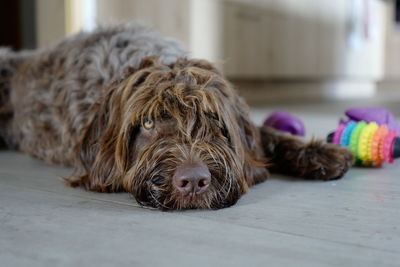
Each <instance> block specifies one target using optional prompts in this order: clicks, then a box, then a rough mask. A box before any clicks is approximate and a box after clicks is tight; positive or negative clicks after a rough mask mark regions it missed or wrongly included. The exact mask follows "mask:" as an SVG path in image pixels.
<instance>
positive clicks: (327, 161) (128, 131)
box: [0, 25, 352, 209]
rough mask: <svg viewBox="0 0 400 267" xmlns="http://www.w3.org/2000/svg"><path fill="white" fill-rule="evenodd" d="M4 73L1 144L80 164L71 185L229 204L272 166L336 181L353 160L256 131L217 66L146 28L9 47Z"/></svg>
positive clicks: (177, 202)
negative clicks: (24, 48)
mask: <svg viewBox="0 0 400 267" xmlns="http://www.w3.org/2000/svg"><path fill="white" fill-rule="evenodd" d="M0 71H1V76H0V143H1V142H3V143H4V144H5V145H6V146H7V147H8V148H12V149H18V150H20V151H23V152H25V153H28V154H30V155H33V156H35V157H37V158H40V159H43V160H45V161H47V162H52V163H60V164H65V165H70V166H73V167H75V174H74V176H73V177H72V178H71V179H69V183H70V184H71V185H72V186H83V187H85V188H86V189H88V190H94V191H99V192H117V191H127V192H130V193H133V194H134V195H135V197H136V199H137V200H138V201H139V202H140V203H143V204H145V205H151V206H154V207H158V208H161V209H181V208H222V207H226V206H230V205H232V204H234V203H235V202H236V201H237V200H238V199H239V197H240V195H242V194H243V193H245V192H246V191H247V189H248V187H249V186H251V185H253V184H255V183H258V182H261V181H263V180H265V179H266V178H267V177H268V171H267V168H266V166H267V165H268V167H269V168H270V169H272V170H277V171H281V172H285V173H289V174H293V175H298V176H303V177H308V178H313V179H316V178H319V179H325V180H328V179H334V178H339V177H341V176H342V175H343V174H344V173H345V172H346V170H347V169H348V168H349V166H350V165H351V163H352V157H351V155H350V153H349V152H348V151H347V150H344V149H341V148H337V147H334V146H330V145H324V144H322V143H321V142H311V143H309V144H304V143H302V142H301V141H300V140H298V139H295V138H293V137H289V136H285V135H281V134H280V133H278V132H276V131H274V130H271V129H268V128H266V127H264V128H258V127H256V126H255V125H254V124H253V123H252V122H251V121H250V119H249V116H248V111H247V106H246V105H245V104H244V102H243V101H242V99H241V98H240V97H238V96H237V94H236V92H235V91H234V90H233V89H232V86H231V85H230V84H229V83H228V82H227V81H226V80H225V79H224V78H223V77H222V75H221V74H220V73H219V72H218V71H217V70H216V69H215V68H214V67H213V66H212V65H210V64H209V63H208V62H206V61H202V60H192V59H187V58H185V50H184V49H183V48H182V46H181V45H180V44H179V43H178V42H176V41H173V40H171V39H166V38H161V37H159V36H158V35H156V34H155V33H153V32H152V31H150V30H149V29H147V28H146V27H142V26H137V25H136V26H131V25H124V26H117V27H111V28H106V29H99V30H97V31H96V32H94V33H91V34H86V33H81V34H78V35H75V36H72V37H69V38H67V39H65V40H64V41H62V42H60V43H58V44H56V45H54V46H52V47H50V48H48V49H45V50H42V51H36V52H23V53H13V52H11V51H8V50H5V49H3V50H0Z"/></svg>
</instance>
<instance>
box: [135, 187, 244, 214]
mask: <svg viewBox="0 0 400 267" xmlns="http://www.w3.org/2000/svg"><path fill="white" fill-rule="evenodd" d="M239 198H240V193H239V192H231V193H230V194H228V195H223V194H221V193H215V191H212V190H210V191H209V192H206V193H204V194H201V195H190V196H183V195H182V194H181V193H179V192H178V191H173V192H171V193H169V194H165V195H161V194H160V193H159V192H157V191H155V190H152V191H148V192H146V193H145V194H142V196H141V197H140V198H139V197H138V196H136V200H137V202H138V203H139V204H141V205H142V206H147V207H151V208H155V209H160V210H163V211H170V210H190V209H201V210H217V209H222V208H227V207H230V206H232V205H234V204H235V203H236V202H237V201H238V200H239Z"/></svg>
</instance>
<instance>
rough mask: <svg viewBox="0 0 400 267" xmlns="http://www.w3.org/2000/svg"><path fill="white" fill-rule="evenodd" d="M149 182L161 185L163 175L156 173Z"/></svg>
mask: <svg viewBox="0 0 400 267" xmlns="http://www.w3.org/2000/svg"><path fill="white" fill-rule="evenodd" d="M151 183H152V184H153V185H155V186H162V185H163V184H164V177H162V176H161V175H156V176H154V177H153V178H152V179H151Z"/></svg>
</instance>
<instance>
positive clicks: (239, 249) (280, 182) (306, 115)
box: [0, 104, 400, 267]
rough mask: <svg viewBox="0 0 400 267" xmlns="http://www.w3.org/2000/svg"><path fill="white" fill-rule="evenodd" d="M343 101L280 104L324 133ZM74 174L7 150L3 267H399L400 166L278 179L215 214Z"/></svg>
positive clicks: (1, 165) (0, 241)
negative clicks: (87, 182)
mask: <svg viewBox="0 0 400 267" xmlns="http://www.w3.org/2000/svg"><path fill="white" fill-rule="evenodd" d="M353 105H354V104H353ZM345 106H346V104H345V105H336V104H330V105H328V106H325V105H322V104H314V105H296V106H286V107H281V108H283V109H285V110H288V111H294V112H296V113H297V114H298V115H300V116H301V117H302V118H303V120H304V121H305V123H306V126H307V129H308V132H309V134H308V136H311V135H313V134H314V135H316V136H320V137H322V136H324V135H325V134H326V133H327V132H328V131H329V130H331V129H332V128H334V127H335V126H336V122H337V119H338V118H339V116H340V115H341V112H342V110H343V108H345ZM349 106H351V105H349ZM396 106H398V105H392V106H391V107H392V108H394V107H396ZM275 108H276V107H270V108H269V109H253V113H252V114H253V117H254V119H255V120H256V121H257V122H260V121H261V120H262V119H263V117H264V116H265V115H266V114H268V112H270V111H271V110H274V109H275ZM397 111H399V112H400V110H397ZM397 115H398V114H397ZM70 172H71V170H70V169H67V168H63V167H57V166H50V165H47V164H44V163H42V162H40V161H37V160H35V159H32V158H30V157H27V156H24V155H21V154H19V153H15V152H6V151H1V152H0V266H5V267H6V266H7V267H8V266H29V267H33V266H202V267H204V266H296V267H300V266H307V267H310V266H340V267H344V266H363V267H366V266H374V267H376V266H400V162H397V164H394V165H386V166H385V167H384V168H382V169H361V168H353V169H351V170H350V172H349V173H348V174H347V175H346V177H345V178H344V179H342V180H338V181H333V182H310V181H304V180H298V179H294V178H291V177H283V176H279V175H273V177H272V179H270V180H269V181H267V182H265V183H263V184H260V185H257V186H255V187H254V188H253V189H252V190H251V191H250V192H249V193H248V194H247V195H245V196H244V197H243V198H242V199H241V200H240V201H239V202H238V204H237V205H235V206H233V207H231V208H228V209H223V210H218V211H185V212H161V211H157V210H150V209H145V208H141V207H140V206H138V205H137V204H136V203H135V201H134V200H133V199H132V197H131V196H129V195H128V194H97V193H91V192H85V191H83V190H79V189H71V188H68V187H66V186H64V185H63V183H62V182H61V180H60V177H63V176H68V174H69V173H70Z"/></svg>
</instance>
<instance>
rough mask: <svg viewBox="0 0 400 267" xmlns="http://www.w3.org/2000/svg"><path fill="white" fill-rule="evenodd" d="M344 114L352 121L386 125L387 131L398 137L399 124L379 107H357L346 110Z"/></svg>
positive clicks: (391, 115) (399, 132)
mask: <svg viewBox="0 0 400 267" xmlns="http://www.w3.org/2000/svg"><path fill="white" fill-rule="evenodd" d="M345 114H346V115H347V116H348V117H349V119H350V120H353V121H357V122H358V121H361V120H363V121H365V122H376V123H377V124H378V125H382V124H386V125H387V126H388V128H389V130H395V131H396V132H397V134H398V135H400V124H399V123H398V122H397V121H396V119H395V118H394V116H393V114H392V113H391V112H390V111H389V110H387V109H385V108H381V107H357V108H351V109H348V110H346V112H345Z"/></svg>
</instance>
